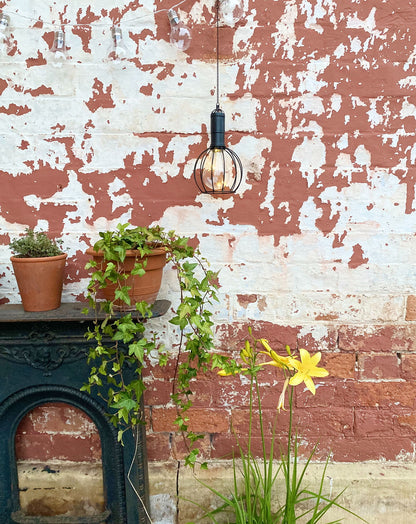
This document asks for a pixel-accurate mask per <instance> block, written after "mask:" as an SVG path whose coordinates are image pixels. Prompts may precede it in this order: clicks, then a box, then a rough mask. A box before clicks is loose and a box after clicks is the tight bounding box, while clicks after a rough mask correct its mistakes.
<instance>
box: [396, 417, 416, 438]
mask: <svg viewBox="0 0 416 524" xmlns="http://www.w3.org/2000/svg"><path fill="white" fill-rule="evenodd" d="M394 419H395V433H396V434H397V435H401V436H412V437H415V436H416V414H415V413H414V411H407V412H405V411H401V412H399V413H395V415H394Z"/></svg>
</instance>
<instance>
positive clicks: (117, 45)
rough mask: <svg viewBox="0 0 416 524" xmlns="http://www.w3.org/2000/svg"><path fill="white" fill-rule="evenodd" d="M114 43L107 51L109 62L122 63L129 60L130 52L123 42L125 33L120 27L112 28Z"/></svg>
mask: <svg viewBox="0 0 416 524" xmlns="http://www.w3.org/2000/svg"><path fill="white" fill-rule="evenodd" d="M111 37H112V42H111V45H110V47H109V48H108V51H107V59H106V60H107V61H109V62H120V61H121V60H126V59H127V58H128V55H129V52H128V49H127V47H126V44H125V43H124V40H123V33H122V31H121V29H120V28H119V27H116V26H113V27H112V28H111Z"/></svg>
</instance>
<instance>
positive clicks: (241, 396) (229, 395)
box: [211, 375, 249, 407]
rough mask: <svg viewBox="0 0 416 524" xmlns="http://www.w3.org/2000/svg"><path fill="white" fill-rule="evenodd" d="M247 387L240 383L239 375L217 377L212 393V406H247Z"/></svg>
mask: <svg viewBox="0 0 416 524" xmlns="http://www.w3.org/2000/svg"><path fill="white" fill-rule="evenodd" d="M248 403H249V388H248V385H247V384H246V383H242V379H241V377H240V376H239V375H237V376H233V377H218V383H217V386H216V388H215V391H214V392H213V393H212V398H211V405H212V406H213V407H237V406H248Z"/></svg>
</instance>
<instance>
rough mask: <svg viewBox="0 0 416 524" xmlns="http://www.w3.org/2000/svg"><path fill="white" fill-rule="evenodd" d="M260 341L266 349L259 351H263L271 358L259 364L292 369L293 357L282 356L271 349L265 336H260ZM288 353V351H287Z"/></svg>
mask: <svg viewBox="0 0 416 524" xmlns="http://www.w3.org/2000/svg"><path fill="white" fill-rule="evenodd" d="M260 342H261V343H262V345H263V347H264V349H265V350H266V351H260V353H264V354H265V355H268V356H269V357H271V358H272V360H271V361H269V362H263V363H262V364H260V365H261V366H274V367H276V368H281V369H294V367H293V364H292V360H293V357H291V356H289V357H282V356H280V355H278V354H277V353H276V351H273V349H272V348H271V347H270V346H269V343H268V341H267V340H266V339H265V338H261V339H260ZM289 355H290V353H289Z"/></svg>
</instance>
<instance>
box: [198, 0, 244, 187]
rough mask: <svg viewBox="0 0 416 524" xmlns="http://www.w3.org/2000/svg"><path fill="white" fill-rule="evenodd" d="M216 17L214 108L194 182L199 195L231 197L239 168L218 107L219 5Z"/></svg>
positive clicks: (237, 184) (238, 177)
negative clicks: (226, 137) (207, 142)
mask: <svg viewBox="0 0 416 524" xmlns="http://www.w3.org/2000/svg"><path fill="white" fill-rule="evenodd" d="M215 7H216V12H217V13H216V14H217V20H216V21H217V105H216V107H215V109H214V111H212V113H211V143H210V146H209V148H208V149H206V150H205V151H203V152H202V153H201V154H200V155H199V157H198V158H197V160H196V162H195V166H194V180H195V183H196V185H197V187H198V189H199V190H200V191H201V192H202V193H210V194H213V195H221V194H229V193H235V192H236V191H237V189H238V188H239V186H240V184H241V181H242V179H243V166H242V164H241V160H240V159H239V158H238V156H237V154H236V153H234V151H232V150H231V149H229V148H228V147H226V145H225V138H224V135H225V113H224V111H223V110H222V109H221V108H220V104H219V84H220V75H219V1H218V0H217V1H216V4H215Z"/></svg>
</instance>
